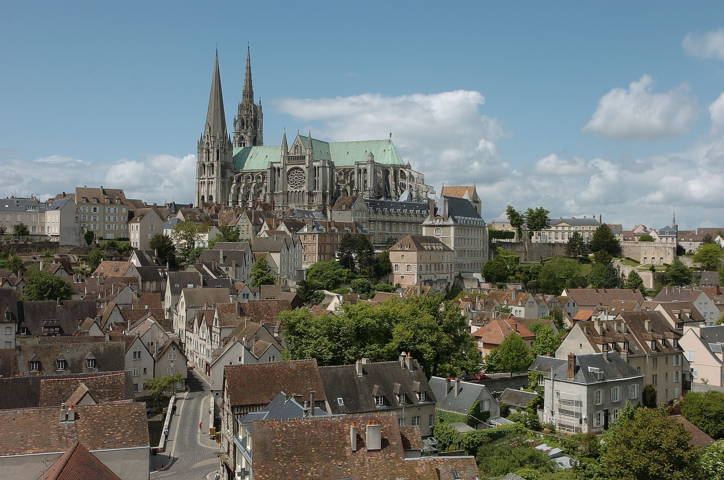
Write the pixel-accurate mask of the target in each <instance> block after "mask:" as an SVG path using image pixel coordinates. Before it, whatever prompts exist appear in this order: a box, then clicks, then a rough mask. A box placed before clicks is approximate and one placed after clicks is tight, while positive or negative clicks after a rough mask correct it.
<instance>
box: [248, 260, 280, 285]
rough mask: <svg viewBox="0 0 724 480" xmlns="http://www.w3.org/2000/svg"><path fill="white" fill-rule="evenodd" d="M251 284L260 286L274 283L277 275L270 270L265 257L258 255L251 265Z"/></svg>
mask: <svg viewBox="0 0 724 480" xmlns="http://www.w3.org/2000/svg"><path fill="white" fill-rule="evenodd" d="M250 277H251V286H252V287H260V286H262V285H274V283H276V280H277V277H276V276H275V275H274V272H272V269H271V266H270V265H269V262H268V261H267V259H266V257H259V258H257V259H256V261H255V262H254V263H253V264H252V265H251V272H250Z"/></svg>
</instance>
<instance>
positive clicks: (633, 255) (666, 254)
mask: <svg viewBox="0 0 724 480" xmlns="http://www.w3.org/2000/svg"><path fill="white" fill-rule="evenodd" d="M621 248H622V250H623V252H622V253H623V256H624V257H627V258H630V259H632V260H636V261H637V262H639V263H641V264H645V265H649V264H651V265H664V264H665V265H669V264H671V263H672V262H673V261H674V259H675V258H676V245H674V244H673V243H659V242H621Z"/></svg>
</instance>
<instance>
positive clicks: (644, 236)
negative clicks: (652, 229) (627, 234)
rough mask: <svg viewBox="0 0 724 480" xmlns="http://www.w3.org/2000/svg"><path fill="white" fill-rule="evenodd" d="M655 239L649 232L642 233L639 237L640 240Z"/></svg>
mask: <svg viewBox="0 0 724 480" xmlns="http://www.w3.org/2000/svg"><path fill="white" fill-rule="evenodd" d="M653 241H654V237H652V236H651V235H649V234H648V233H644V234H643V235H641V236H640V237H639V242H653Z"/></svg>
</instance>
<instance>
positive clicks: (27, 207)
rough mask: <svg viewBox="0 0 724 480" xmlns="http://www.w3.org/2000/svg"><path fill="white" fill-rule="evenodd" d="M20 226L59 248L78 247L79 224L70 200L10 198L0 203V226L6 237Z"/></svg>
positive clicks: (79, 239) (74, 206) (66, 198)
mask: <svg viewBox="0 0 724 480" xmlns="http://www.w3.org/2000/svg"><path fill="white" fill-rule="evenodd" d="M18 224H23V225H25V226H26V227H27V228H28V234H30V235H31V236H35V237H36V238H37V237H38V236H44V237H47V239H48V240H50V241H51V242H58V243H60V244H61V245H80V241H81V238H80V237H81V235H80V224H79V223H78V215H77V211H76V205H75V203H74V202H73V199H72V198H70V197H65V198H56V199H53V200H51V201H48V202H41V201H39V200H38V199H37V198H34V197H31V198H17V197H10V198H4V199H2V200H0V226H2V227H4V228H5V232H6V233H7V234H12V233H15V232H14V227H15V225H18Z"/></svg>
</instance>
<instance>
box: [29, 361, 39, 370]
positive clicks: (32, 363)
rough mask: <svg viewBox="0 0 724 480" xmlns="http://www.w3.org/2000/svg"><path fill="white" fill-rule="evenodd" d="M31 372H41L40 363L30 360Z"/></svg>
mask: <svg viewBox="0 0 724 480" xmlns="http://www.w3.org/2000/svg"><path fill="white" fill-rule="evenodd" d="M29 363H30V365H29V367H30V371H31V372H39V371H40V362H39V361H38V360H30V362H29Z"/></svg>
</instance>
